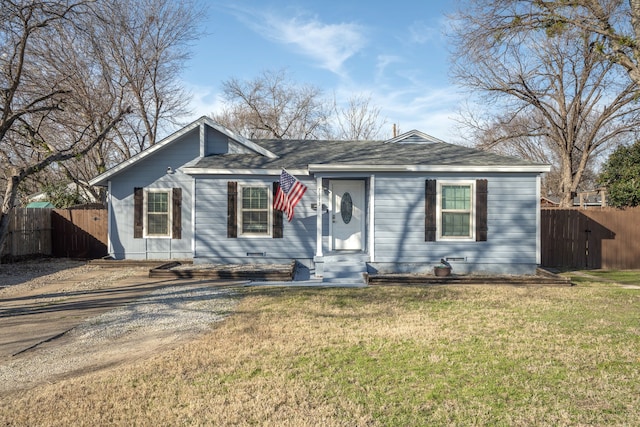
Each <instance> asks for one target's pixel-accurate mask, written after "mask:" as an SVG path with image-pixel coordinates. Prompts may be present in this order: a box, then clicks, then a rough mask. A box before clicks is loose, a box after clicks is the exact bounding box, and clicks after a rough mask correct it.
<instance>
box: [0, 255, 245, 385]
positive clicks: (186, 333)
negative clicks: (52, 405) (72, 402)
mask: <svg viewBox="0 0 640 427" xmlns="http://www.w3.org/2000/svg"><path fill="white" fill-rule="evenodd" d="M34 270H35V273H34ZM229 284H230V285H233V283H229ZM220 285H221V284H220V283H211V282H203V281H196V280H178V281H176V280H167V279H151V278H149V277H148V268H144V267H135V268H115V269H114V268H101V267H93V266H89V265H85V264H84V263H81V262H74V261H58V262H56V261H50V262H37V263H20V264H11V265H0V395H1V394H2V393H3V392H9V391H12V390H16V389H23V388H30V387H33V386H36V385H38V384H40V383H42V382H44V381H53V380H56V379H59V378H64V377H69V376H73V375H81V374H84V373H87V372H92V371H96V370H100V369H104V368H107V367H112V366H116V365H119V364H121V363H126V362H130V361H133V360H139V359H140V358H142V357H146V356H148V355H150V354H153V353H156V352H158V351H161V350H162V349H166V348H169V347H171V346H173V345H176V344H177V343H180V342H184V341H185V340H188V339H190V338H193V336H194V335H195V334H196V333H198V332H201V331H202V330H205V329H206V327H208V326H209V325H210V324H211V322H212V321H215V320H217V319H219V318H220V316H221V315H222V314H228V312H229V311H230V304H233V303H234V301H235V299H236V295H235V294H234V291H232V290H230V288H229V287H224V286H220ZM193 313H196V314H197V317H194V314H193ZM134 322H135V326H130V325H132V324H133V323H134ZM154 325H155V326H154Z"/></svg>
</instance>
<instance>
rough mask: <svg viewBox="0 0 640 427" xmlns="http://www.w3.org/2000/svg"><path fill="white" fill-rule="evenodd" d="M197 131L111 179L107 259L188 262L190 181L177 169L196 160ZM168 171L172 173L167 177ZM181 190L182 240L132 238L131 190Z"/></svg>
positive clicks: (190, 231) (191, 239)
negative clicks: (108, 250) (108, 253)
mask: <svg viewBox="0 0 640 427" xmlns="http://www.w3.org/2000/svg"><path fill="white" fill-rule="evenodd" d="M199 152H200V143H199V130H198V129H195V130H192V131H191V132H188V133H186V134H185V135H183V136H182V137H181V138H180V139H179V140H176V141H175V142H174V143H173V144H169V145H167V146H165V147H163V148H162V149H160V150H158V151H156V152H155V153H152V154H151V155H149V156H147V157H145V158H144V159H142V160H140V161H139V162H138V163H136V164H135V166H134V167H131V168H129V169H125V170H124V171H122V172H120V173H119V174H117V175H115V176H114V177H113V178H112V179H111V194H110V199H111V229H110V231H109V238H110V255H111V256H113V257H114V258H116V259H125V258H126V259H190V258H192V256H193V250H192V241H193V233H192V228H193V227H192V223H191V207H192V205H193V194H192V193H193V190H192V189H193V178H192V177H191V176H189V175H186V174H184V173H182V172H181V171H180V170H179V168H180V167H182V166H184V165H185V164H187V163H188V162H190V161H192V160H193V159H195V158H196V157H198V155H199ZM169 167H171V170H172V172H173V173H171V174H168V173H167V168H169ZM135 187H142V188H145V189H150V188H161V189H171V188H176V187H179V188H182V236H181V239H170V238H141V239H134V238H133V211H134V203H133V189H134V188H135Z"/></svg>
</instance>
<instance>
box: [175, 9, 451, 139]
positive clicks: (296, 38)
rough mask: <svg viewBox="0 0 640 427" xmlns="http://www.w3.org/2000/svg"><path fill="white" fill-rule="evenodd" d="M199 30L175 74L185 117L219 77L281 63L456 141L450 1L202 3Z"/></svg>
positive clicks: (211, 92) (215, 96)
mask: <svg viewBox="0 0 640 427" xmlns="http://www.w3.org/2000/svg"><path fill="white" fill-rule="evenodd" d="M205 4H206V5H207V14H208V16H207V18H206V20H205V22H204V31H205V32H206V34H205V36H203V37H202V38H201V39H200V40H199V41H198V42H197V43H196V44H195V45H194V46H193V53H194V55H193V58H192V60H191V61H190V62H189V63H188V64H186V69H185V71H184V73H183V78H184V81H185V84H186V86H187V88H188V89H189V90H190V91H191V92H192V94H193V96H194V98H193V102H192V109H193V119H195V118H197V117H200V116H202V115H206V114H209V113H211V112H213V111H215V110H216V109H218V108H219V107H220V101H219V96H220V91H221V86H222V82H223V81H225V80H228V79H230V78H238V79H242V80H249V79H253V78H255V77H257V76H258V75H259V74H260V73H261V72H262V71H263V70H279V69H286V70H287V71H288V73H289V74H290V76H291V77H292V78H293V79H294V80H295V81H296V82H298V83H301V84H312V85H315V86H318V87H319V88H321V89H322V90H323V92H324V94H325V95H326V96H330V97H332V96H333V95H334V94H335V96H336V99H337V100H338V102H340V101H341V100H346V99H348V98H349V97H350V96H352V95H354V94H365V95H371V97H372V101H373V103H374V104H375V105H377V106H379V107H380V108H381V115H382V116H383V117H384V118H385V119H386V121H387V125H386V126H385V128H384V129H385V131H386V132H387V133H388V135H384V136H389V137H390V136H391V128H392V124H393V123H395V124H397V125H398V127H399V129H400V131H402V132H405V131H409V130H411V129H418V130H421V131H423V132H425V133H428V134H430V135H433V136H435V137H437V138H440V139H444V140H447V141H451V142H455V140H456V136H455V129H456V127H457V126H459V125H458V123H457V122H455V121H454V120H453V117H454V116H455V115H456V113H457V111H458V108H459V104H460V102H461V101H462V96H461V93H460V91H459V90H458V89H457V88H455V87H454V86H452V84H451V82H450V81H449V78H448V68H449V57H448V51H447V42H446V37H445V36H444V35H443V30H444V27H445V25H446V17H445V14H446V13H450V12H452V11H453V7H454V6H453V5H454V4H455V2H453V1H451V0H448V1H447V0H442V1H441V0H435V1H434V0H428V1H424V0H423V1H404V0H396V1H384V2H382V1H375V0H374V1H368V2H354V1H345V0H343V1H336V0H323V1H317V2H312V1H295V0H294V1H291V0H290V1H279V0H273V1H272V0H265V1H258V0H246V1H232V0H226V1H216V0H211V1H206V2H205Z"/></svg>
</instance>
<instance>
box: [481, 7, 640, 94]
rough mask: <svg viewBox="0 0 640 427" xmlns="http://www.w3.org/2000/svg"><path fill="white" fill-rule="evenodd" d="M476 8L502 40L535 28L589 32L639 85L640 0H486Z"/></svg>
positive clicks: (610, 58)
mask: <svg viewBox="0 0 640 427" xmlns="http://www.w3.org/2000/svg"><path fill="white" fill-rule="evenodd" d="M474 9H475V12H474V14H475V15H476V17H477V19H478V21H483V22H484V23H485V25H484V28H485V29H486V30H487V31H490V32H492V33H493V36H494V38H496V39H500V40H501V41H504V40H508V39H510V38H511V37H513V36H514V35H517V34H521V33H522V32H528V31H530V30H532V29H534V30H543V31H545V32H546V33H547V34H555V33H559V32H563V31H566V30H567V29H571V30H577V31H578V32H580V33H582V34H588V35H589V37H590V38H591V39H592V40H593V42H594V47H595V49H597V50H598V51H599V52H600V53H601V54H602V55H603V56H604V57H605V58H606V59H607V60H608V61H610V62H613V63H616V64H620V65H621V66H622V67H624V69H625V70H626V71H627V73H628V75H629V77H630V78H631V80H632V81H634V82H635V83H636V84H640V62H639V61H640V0H571V1H546V0H485V1H482V2H480V3H479V6H478V4H475V7H474Z"/></svg>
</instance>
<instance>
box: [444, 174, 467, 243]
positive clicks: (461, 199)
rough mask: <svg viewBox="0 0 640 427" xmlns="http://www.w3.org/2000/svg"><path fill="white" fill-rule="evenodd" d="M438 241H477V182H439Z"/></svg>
mask: <svg viewBox="0 0 640 427" xmlns="http://www.w3.org/2000/svg"><path fill="white" fill-rule="evenodd" d="M436 221H437V229H438V240H475V181H438V192H437V216H436Z"/></svg>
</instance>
